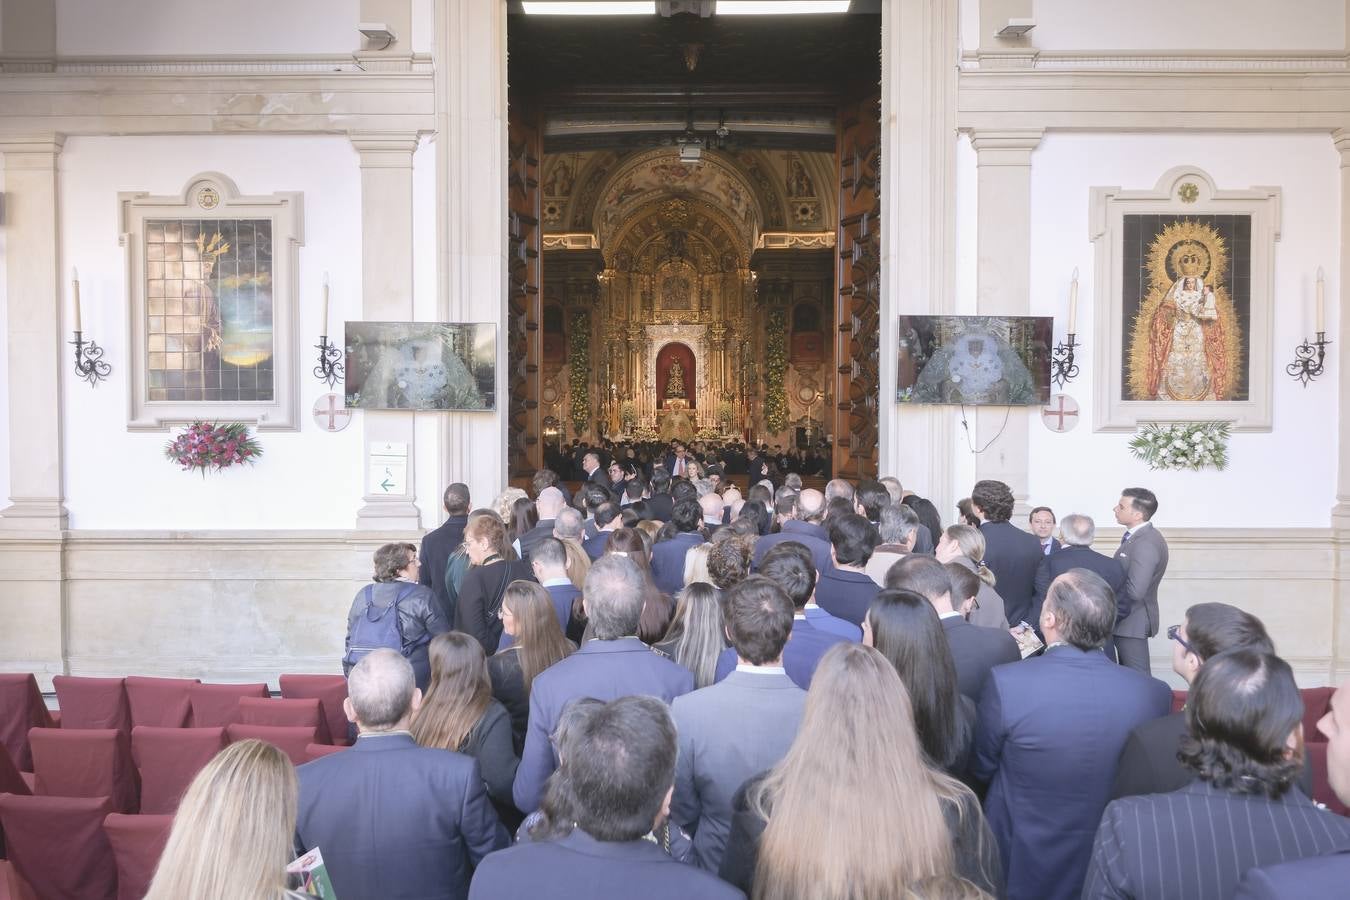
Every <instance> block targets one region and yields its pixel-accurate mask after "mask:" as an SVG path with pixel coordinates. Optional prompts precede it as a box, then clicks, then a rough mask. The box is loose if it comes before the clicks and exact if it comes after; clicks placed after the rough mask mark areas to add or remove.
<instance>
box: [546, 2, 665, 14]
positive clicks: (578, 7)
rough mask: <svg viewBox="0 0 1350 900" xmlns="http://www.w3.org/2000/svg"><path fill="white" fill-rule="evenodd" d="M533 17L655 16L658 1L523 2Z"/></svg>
mask: <svg viewBox="0 0 1350 900" xmlns="http://www.w3.org/2000/svg"><path fill="white" fill-rule="evenodd" d="M520 6H521V9H523V10H524V11H525V14H526V15H531V16H654V15H656V0H523V2H522V3H521V4H520Z"/></svg>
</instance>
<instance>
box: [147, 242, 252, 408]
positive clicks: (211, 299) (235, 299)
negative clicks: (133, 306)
mask: <svg viewBox="0 0 1350 900" xmlns="http://www.w3.org/2000/svg"><path fill="white" fill-rule="evenodd" d="M144 246H145V297H146V301H145V317H146V318H145V333H146V387H147V392H148V395H147V399H149V400H151V401H169V402H171V401H184V402H194V401H206V402H212V401H219V402H227V401H244V402H250V401H270V400H272V399H273V370H274V357H275V349H276V347H275V334H274V332H273V308H272V306H273V304H272V222H271V220H270V219H147V220H146V221H145V245H144Z"/></svg>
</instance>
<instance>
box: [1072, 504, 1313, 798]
mask: <svg viewBox="0 0 1350 900" xmlns="http://www.w3.org/2000/svg"><path fill="white" fill-rule="evenodd" d="M1066 521H1067V519H1066ZM1168 636H1169V637H1170V638H1171V639H1172V671H1174V672H1176V673H1177V674H1178V675H1180V676H1181V677H1182V678H1183V679H1185V680H1186V683H1187V684H1191V683H1192V682H1194V681H1195V676H1196V675H1198V674H1200V667H1201V666H1202V665H1204V662H1205V660H1207V659H1212V658H1213V657H1215V656H1217V655H1218V654H1220V653H1223V652H1225V651H1228V650H1237V649H1239V648H1243V647H1246V648H1249V649H1253V650H1260V651H1261V652H1262V653H1274V652H1275V646H1274V644H1272V643H1271V640H1270V635H1268V634H1267V633H1266V626H1265V625H1263V624H1262V623H1261V620H1260V619H1258V618H1256V616H1254V615H1252V614H1251V613H1249V612H1245V611H1243V610H1240V609H1238V608H1237V607H1236V606H1229V605H1228V604H1227V603H1197V604H1196V605H1194V606H1192V607H1191V608H1190V609H1188V610H1186V621H1185V622H1184V623H1183V624H1181V625H1178V626H1177V627H1176V628H1175V629H1170V628H1169V629H1168ZM1185 736H1186V713H1185V712H1184V711H1181V712H1174V713H1170V714H1169V715H1166V716H1163V717H1162V718H1161V719H1154V720H1153V721H1152V722H1145V723H1144V724H1143V725H1140V726H1139V727H1138V728H1136V729H1135V730H1134V731H1132V732H1130V737H1129V739H1128V740H1126V741H1125V747H1124V749H1123V750H1121V751H1120V762H1119V763H1118V765H1117V766H1116V780H1115V783H1114V784H1113V785H1112V786H1111V799H1113V800H1115V799H1117V798H1120V797H1130V796H1133V795H1135V794H1166V793H1168V792H1169V791H1175V790H1177V789H1178V788H1182V787H1185V786H1186V785H1188V784H1190V783H1191V781H1192V780H1193V779H1194V778H1195V772H1194V771H1192V770H1191V769H1188V768H1187V767H1185V766H1183V765H1182V764H1181V762H1180V761H1179V760H1178V759H1177V750H1178V749H1180V747H1181V739H1182V738H1184V737H1185ZM1303 771H1304V775H1305V776H1307V781H1306V783H1305V785H1304V788H1303V792H1304V793H1305V794H1308V795H1309V796H1311V795H1312V772H1311V769H1310V767H1307V766H1305V767H1304V770H1303Z"/></svg>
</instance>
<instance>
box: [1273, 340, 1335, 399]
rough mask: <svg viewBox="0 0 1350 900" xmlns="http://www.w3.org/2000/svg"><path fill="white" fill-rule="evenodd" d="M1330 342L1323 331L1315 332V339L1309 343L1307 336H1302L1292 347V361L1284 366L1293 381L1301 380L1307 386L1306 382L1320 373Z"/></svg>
mask: <svg viewBox="0 0 1350 900" xmlns="http://www.w3.org/2000/svg"><path fill="white" fill-rule="evenodd" d="M1330 343H1331V341H1329V340H1327V333H1326V332H1325V331H1319V332H1317V340H1315V341H1312V342H1311V343H1309V341H1308V339H1307V338H1304V339H1303V343H1301V344H1299V345H1298V346H1297V347H1295V348H1294V361H1293V362H1291V363H1290V364H1289V365H1287V366H1285V367H1284V370H1285V371H1286V372H1288V373H1289V376H1290V377H1291V378H1293V379H1294V380H1295V381H1301V382H1303V386H1304V387H1307V386H1308V382H1310V381H1312V380H1313V379H1314V378H1316V377H1317V376H1318V375H1321V374H1322V372H1323V368H1324V367H1323V363H1324V362H1325V360H1326V356H1327V344H1330Z"/></svg>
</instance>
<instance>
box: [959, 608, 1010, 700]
mask: <svg viewBox="0 0 1350 900" xmlns="http://www.w3.org/2000/svg"><path fill="white" fill-rule="evenodd" d="M942 630H943V631H944V632H945V633H946V635H947V644H948V645H949V646H950V647H951V648H952V662H954V663H956V681H957V684H958V686H959V688H960V691H961V693H962V694H964V695H965V696H967V697H969V698H970V699H971V700H975V701H978V700H979V699H980V691H982V690H984V683H985V682H986V681H987V680H988V679H989V672H990V671H991V670H992V669H993V668H994V666H1000V665H1003V664H1004V663H1013V662H1018V661H1019V660H1021V658H1022V652H1021V651H1020V650H1018V649H1017V641H1015V640H1013V636H1012V635H1011V634H1009V633H1008V632H1006V631H1004V630H1003V629H1002V628H981V627H980V626H979V625H972V624H970V623H969V622H967V621H966V620H965V619H963V618H961V617H960V616H947V617H946V618H944V619H943V620H942Z"/></svg>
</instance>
